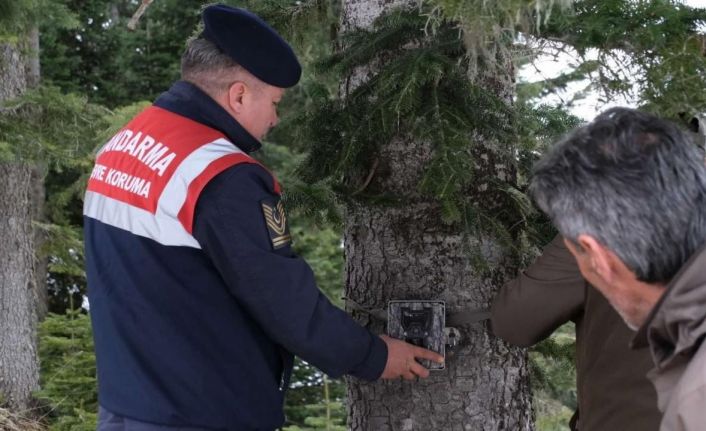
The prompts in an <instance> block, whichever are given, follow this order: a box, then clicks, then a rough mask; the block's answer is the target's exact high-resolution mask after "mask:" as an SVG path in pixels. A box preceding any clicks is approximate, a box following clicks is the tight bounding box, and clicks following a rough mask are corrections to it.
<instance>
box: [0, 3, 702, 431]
mask: <svg viewBox="0 0 706 431" xmlns="http://www.w3.org/2000/svg"><path fill="white" fill-rule="evenodd" d="M140 3H141V2H138V1H137V0H66V1H59V0H22V1H14V0H0V46H1V47H2V48H3V58H2V60H0V61H5V64H4V65H3V64H0V66H2V67H4V70H3V73H5V74H6V75H7V73H9V72H8V70H10V68H9V67H8V64H9V63H8V62H10V63H11V62H12V61H20V60H21V61H23V67H24V68H25V69H26V71H27V75H26V78H25V80H26V82H25V84H24V86H23V88H22V89H21V91H19V90H18V91H17V92H15V94H10V95H9V96H12V97H9V96H8V95H6V94H4V93H2V94H0V100H1V101H3V105H2V107H1V108H0V157H1V160H2V163H3V164H4V165H6V166H7V165H14V164H17V163H23V164H28V165H30V166H31V167H32V172H33V175H35V177H37V178H39V179H40V180H39V181H38V184H39V187H40V188H41V190H40V191H38V192H37V193H38V194H37V195H36V196H39V197H35V198H34V199H38V202H39V205H35V206H37V207H39V208H40V209H39V210H38V211H37V212H36V213H32V214H33V215H29V216H28V219H31V220H30V221H31V226H32V229H33V232H34V235H35V237H36V238H35V244H36V247H34V248H32V253H34V254H35V258H34V260H33V263H32V268H33V271H34V272H35V273H37V274H39V275H38V276H37V277H36V279H37V280H38V281H37V283H36V284H37V286H38V288H37V290H38V291H47V292H48V295H47V296H46V297H42V295H37V297H38V298H37V303H36V306H37V311H36V314H37V321H38V322H40V323H39V326H38V332H37V334H38V364H39V382H38V385H37V387H36V390H34V391H33V392H32V394H33V395H32V401H31V403H29V404H28V405H27V406H26V408H23V409H17V408H13V407H12V406H11V403H9V402H3V398H2V395H1V394H0V405H4V407H6V408H2V409H0V429H20V430H29V429H35V427H36V429H42V428H46V427H48V428H49V429H52V430H61V431H84V430H94V429H95V422H96V411H97V396H96V379H95V361H94V356H93V349H92V340H91V331H90V323H89V319H88V317H87V314H86V308H87V307H88V306H89V304H87V303H86V302H85V299H84V295H85V289H86V281H85V273H84V268H83V252H82V250H83V247H82V239H81V238H82V233H81V225H82V193H83V188H84V186H85V181H86V178H87V175H88V173H89V171H90V167H91V165H92V157H93V154H94V153H95V151H96V149H97V148H98V147H99V146H100V145H102V143H104V142H105V141H106V140H107V139H108V138H109V137H110V136H112V134H113V133H115V131H116V130H117V129H118V128H120V127H121V126H122V125H123V124H124V123H125V122H127V120H128V119H129V118H130V117H131V116H133V115H134V114H135V113H137V112H139V110H141V109H143V108H144V107H145V106H146V105H147V104H148V103H149V102H150V101H152V100H154V99H155V98H156V97H157V96H158V95H159V94H160V93H161V92H163V91H165V90H166V89H167V88H168V87H169V85H170V83H171V82H173V81H174V80H176V79H178V76H179V71H178V65H179V57H180V54H181V52H182V50H183V47H184V42H185V40H186V38H187V37H188V36H189V35H192V34H195V32H197V31H198V30H197V26H198V23H199V12H200V9H201V7H202V6H203V4H202V2H200V1H188V0H155V1H154V2H153V3H152V4H151V5H150V6H149V8H147V10H146V12H145V14H144V15H143V16H142V18H141V19H140V21H139V22H137V25H136V27H135V29H134V30H129V29H128V25H127V24H128V21H129V20H130V18H131V17H132V16H133V14H134V13H135V11H136V10H137V9H138V6H139V4H140ZM226 3H230V4H234V5H238V6H245V7H248V8H250V9H252V10H254V11H256V12H258V13H260V14H261V15H262V16H263V17H265V18H266V19H268V21H269V22H271V23H272V24H273V25H274V26H275V27H277V28H278V29H279V30H280V31H281V32H282V33H283V34H285V35H286V36H287V38H288V39H290V40H292V41H293V44H294V46H295V49H296V51H297V53H298V55H299V57H300V59H301V61H302V63H303V65H304V76H303V79H302V82H301V83H300V84H299V85H298V86H297V87H295V88H294V89H292V90H290V91H289V92H288V93H287V96H286V98H285V99H284V100H283V102H282V104H281V105H280V107H281V112H280V115H281V117H282V120H281V123H280V125H279V126H278V127H277V128H276V129H275V130H274V131H273V132H272V133H271V134H270V135H269V136H268V137H267V140H266V144H265V145H264V148H263V150H262V151H261V152H260V153H259V154H257V157H258V158H259V159H260V160H262V161H263V162H264V164H265V165H267V166H268V167H270V168H271V169H272V170H273V171H274V172H275V173H276V175H277V176H278V177H279V178H280V180H281V182H282V183H283V184H284V189H285V192H286V194H285V200H286V203H287V206H288V209H289V211H290V215H291V230H292V234H293V237H294V238H295V239H296V242H295V248H296V251H297V252H298V253H299V254H300V255H302V256H303V257H304V258H305V259H306V260H307V261H308V262H309V263H310V264H311V266H312V268H313V269H314V273H315V274H316V277H317V281H318V283H319V287H320V288H321V289H322V290H323V291H324V292H325V293H326V294H327V295H328V296H329V298H331V300H332V301H333V302H335V303H337V304H339V305H340V306H344V303H343V301H342V299H341V298H342V297H343V295H344V293H343V279H344V246H343V242H342V241H343V239H342V238H343V227H342V220H341V201H342V199H345V197H343V198H342V196H344V195H345V194H346V191H345V190H344V189H343V188H342V187H341V184H340V182H339V181H337V178H336V177H337V176H341V175H342V174H341V172H342V170H341V168H340V167H341V166H342V165H343V160H344V159H345V157H342V156H341V155H340V154H339V152H340V151H341V150H340V149H334V150H332V149H331V148H327V147H326V146H324V144H325V143H327V142H329V141H330V140H331V139H330V137H331V130H332V129H334V128H335V126H336V125H337V124H344V125H342V126H341V130H339V131H338V132H337V133H344V132H346V129H345V127H346V126H345V124H347V125H349V126H351V127H356V128H359V126H360V124H361V123H359V122H358V121H357V120H358V117H357V116H356V115H361V116H364V115H363V114H360V113H355V112H354V111H346V110H336V109H332V107H336V106H338V105H335V101H337V100H341V99H342V98H343V95H342V90H341V82H342V80H344V78H345V77H346V75H348V76H350V73H351V69H353V68H354V67H356V65H357V64H359V63H360V62H361V61H363V62H364V61H370V60H371V59H372V58H374V57H375V55H376V53H378V54H379V53H380V52H383V51H385V50H386V49H391V46H392V45H391V44H392V43H393V42H391V41H390V40H391V39H394V37H392V36H390V35H395V34H396V33H395V31H397V30H399V29H400V28H406V27H405V26H411V25H416V27H415V28H414V30H415V31H420V30H422V31H423V34H424V37H425V38H427V39H430V40H434V38H446V39H444V40H443V43H444V44H446V45H444V46H445V47H448V46H451V47H452V50H454V52H456V53H457V54H456V57H455V60H454V61H455V62H456V64H457V65H458V64H462V65H463V68H462V70H463V71H464V75H463V76H462V77H461V78H464V77H468V78H469V79H471V78H472V77H473V75H474V74H477V73H478V72H477V70H478V69H479V68H480V69H483V68H484V67H485V69H484V70H486V71H487V70H488V69H489V68H488V67H487V66H488V64H489V63H491V62H490V61H489V60H488V58H496V59H497V58H500V57H502V58H506V59H509V60H510V62H509V63H507V64H506V65H505V66H504V67H506V68H509V69H508V70H511V72H512V73H511V75H512V76H515V77H517V71H519V70H521V68H523V67H525V68H527V67H530V68H531V67H535V68H537V71H538V72H539V73H540V74H545V75H551V78H550V79H545V80H541V81H535V82H522V81H517V80H515V79H513V82H512V88H513V92H512V94H511V95H510V96H509V97H506V98H505V100H503V101H500V102H498V101H497V100H493V99H490V98H488V97H486V96H484V95H483V94H482V93H479V94H480V96H479V95H476V96H477V97H476V99H474V100H476V101H478V100H483V101H485V103H486V105H482V106H483V114H482V115H480V114H479V116H480V117H482V118H483V119H484V120H488V121H490V124H489V127H491V126H492V127H495V128H497V129H498V130H500V131H501V132H502V134H498V135H497V136H496V138H497V139H498V140H500V141H501V142H502V143H503V145H504V146H506V147H508V148H509V154H511V155H512V157H511V161H512V165H513V169H514V171H515V172H516V178H517V180H516V181H515V182H514V183H513V188H512V192H511V193H512V199H513V202H515V207H516V209H517V211H515V212H513V213H512V214H511V216H510V215H508V214H505V213H498V214H494V215H490V216H484V217H485V218H484V219H483V220H484V223H485V225H486V228H487V226H490V229H493V230H494V232H495V233H496V234H497V235H498V236H500V237H503V238H507V242H508V243H511V246H512V248H513V250H514V253H515V256H516V260H517V266H518V268H519V267H522V266H523V265H526V264H527V263H528V262H531V260H532V258H533V257H534V256H536V254H537V252H538V250H539V249H540V248H541V246H542V245H543V244H544V243H546V242H547V241H548V239H550V238H551V236H552V235H553V234H554V232H553V230H552V228H551V226H550V225H549V224H548V223H547V221H546V220H545V219H543V218H542V217H541V215H539V214H537V212H536V211H534V210H533V208H532V206H531V204H530V203H529V202H528V200H527V198H526V197H525V196H524V187H525V185H526V180H527V178H528V175H529V172H530V169H531V165H532V163H533V162H534V161H536V160H537V158H538V157H539V156H540V155H541V153H542V151H543V150H544V149H545V148H546V147H547V145H550V143H551V142H553V141H554V140H556V139H557V137H559V136H561V134H563V133H565V132H566V131H567V130H570V129H571V128H572V127H575V126H576V125H578V124H580V123H581V119H579V118H577V117H575V116H573V115H571V113H570V108H571V107H572V104H573V103H575V102H576V100H577V99H580V98H581V97H583V96H585V95H586V94H588V93H591V94H598V95H599V97H600V98H601V100H603V101H610V100H615V99H616V98H620V97H626V96H627V97H629V98H630V99H631V100H634V101H635V102H636V103H638V104H639V105H641V107H642V108H643V109H647V110H651V111H653V112H656V113H658V114H660V115H664V116H666V117H669V118H672V119H674V120H676V121H679V122H680V123H681V124H683V125H684V127H687V128H691V129H692V130H693V131H696V132H699V118H700V117H699V114H700V113H703V112H704V109H705V108H706V92H705V91H704V90H706V68H704V66H705V65H706V61H705V60H704V40H703V39H702V37H701V34H700V32H699V29H700V28H702V26H703V25H704V20H705V19H706V12H705V11H704V10H703V9H698V8H692V7H687V6H684V5H682V4H681V3H679V2H675V1H667V0H652V1H628V0H605V1H575V2H571V1H559V0H556V1H541V0H535V1H520V0H502V1H497V2H482V1H472V0H467V1H462V0H435V1H431V0H429V1H419V2H416V1H407V2H399V3H400V4H401V5H402V6H405V7H403V8H402V9H400V10H394V9H393V10H392V11H391V12H390V13H389V14H388V15H386V16H383V17H380V18H379V19H378V21H377V24H376V26H377V27H375V28H376V30H375V31H374V32H371V33H369V34H367V35H366V37H365V38H360V35H358V36H356V35H355V34H351V35H346V34H345V32H344V31H343V29H342V28H341V27H340V24H339V23H340V20H341V17H340V14H341V10H342V4H343V3H345V2H340V1H337V0H302V1H297V2H287V1H281V0H261V1H254V0H253V1H249V2H248V1H231V2H226ZM488 3H493V4H492V5H491V6H489V5H488ZM395 14H396V15H395ZM448 29H451V30H452V31H446V30H448ZM475 33H479V34H481V36H480V37H478V36H477V35H475ZM386 35H387V36H386ZM356 37H357V38H356ZM493 38H495V39H498V38H499V39H503V38H504V39H505V45H504V46H506V47H509V49H507V50H506V51H496V50H491V49H489V47H490V46H491V45H492V44H493V43H494V42H493V40H494V39H493ZM346 47H348V48H350V47H354V48H356V49H357V51H353V52H352V53H351V50H350V49H347V50H346V49H344V48H346ZM8 53H9V54H8ZM563 53H570V55H571V56H572V58H574V63H573V65H572V67H571V68H570V69H569V70H567V71H565V73H561V74H558V75H557V74H556V73H554V72H548V71H544V70H541V66H539V65H535V66H533V62H534V61H535V60H536V59H537V58H538V57H539V56H541V55H557V56H559V55H562V54H563ZM346 55H348V57H346ZM356 56H357V57H356ZM13 59H14V60H13ZM18 59H19V60H18ZM434 61H436V60H435V59H434V58H426V57H419V62H421V63H424V62H428V64H431V65H435V63H434ZM357 62H358V63H357ZM479 65H480V66H479ZM407 66H408V67H409V69H404V70H402V72H401V73H402V76H404V77H406V78H405V79H403V80H402V81H399V82H397V83H396V84H395V85H396V86H394V87H390V88H392V89H391V90H389V89H388V90H389V91H388V90H385V91H387V92H384V91H383V90H384V88H383V90H380V91H383V93H381V94H385V95H390V94H392V95H395V94H400V96H399V97H396V96H391V98H390V100H386V101H385V102H386V104H385V105H381V106H383V107H384V108H385V109H386V110H387V111H386V112H387V113H386V114H384V115H389V118H390V119H392V123H394V122H395V118H400V117H401V118H404V116H405V115H407V116H411V117H412V118H414V116H415V115H418V114H417V113H418V112H419V109H420V107H419V106H418V105H420V104H422V102H421V100H416V101H415V100H414V98H412V97H407V98H405V97H403V96H404V95H405V94H410V95H415V94H416V93H415V92H414V91H416V90H415V89H421V88H425V85H427V83H428V82H430V81H433V80H434V79H436V80H437V81H438V80H439V79H450V78H448V76H442V75H438V74H437V75H434V73H435V72H434V71H432V72H430V71H429V70H430V69H424V68H422V67H416V66H414V67H413V66H410V65H407ZM2 67H0V68H2ZM400 67H401V66H400ZM431 69H433V68H431ZM525 70H526V69H525ZM454 79H459V78H458V77H456V78H454ZM452 82H453V81H452ZM576 82H583V83H584V84H583V85H587V87H586V89H585V91H583V92H579V94H578V95H574V96H571V97H568V98H567V97H566V94H567V93H566V92H565V90H566V89H567V88H568V87H570V86H571V85H573V83H576ZM4 85H5V90H7V89H8V88H9V85H7V84H4ZM410 88H412V90H409V89H410ZM464 88H465V87H462V89H461V90H463V89H464ZM474 91H475V90H474ZM479 91H482V88H481V89H480V90H479ZM551 95H559V96H561V97H555V98H551V97H550V98H547V97H548V96H551ZM474 97H475V96H474ZM483 97H485V98H483ZM468 100H469V99H465V98H463V97H461V98H459V100H458V101H455V103H463V102H464V101H466V102H467V101H468ZM546 100H551V101H553V102H552V103H551V104H546V103H544V102H545V101H546ZM457 108H458V110H459V112H460V111H463V110H468V109H470V108H472V107H468V106H457ZM327 109H328V111H327ZM471 111H472V109H471ZM329 114H330V115H331V116H330V117H327V115H329ZM334 114H335V117H334ZM459 115H463V113H461V114H459ZM418 118H419V119H420V121H423V118H422V116H421V115H419V117H418ZM329 119H330V122H329V121H328V120H329ZM494 121H502V122H503V124H496V123H494ZM414 130H416V129H414ZM362 133H366V130H363V132H362ZM367 133H369V134H370V135H372V136H377V135H375V134H376V133H379V131H373V130H368V131H367ZM413 133H414V132H413ZM317 138H320V139H317ZM364 144H365V142H363V143H362V144H361V145H364ZM344 148H349V147H347V146H344ZM358 151H360V150H358ZM317 154H318V155H319V156H321V155H322V154H323V155H325V156H330V157H329V158H328V159H326V160H327V162H330V164H333V165H336V163H338V166H333V167H331V166H328V165H326V164H325V163H324V164H323V165H321V166H320V168H321V176H320V177H318V178H317V174H316V169H314V170H313V173H312V163H313V162H312V160H316V159H315V158H313V156H314V155H317ZM462 167H463V166H461V168H462ZM441 168H443V165H438V166H436V168H434V167H432V169H430V176H429V178H428V180H429V181H428V183H433V184H446V185H447V186H448V190H447V189H446V188H444V190H440V189H439V188H435V187H434V186H425V184H422V185H421V186H420V188H421V189H423V190H424V192H426V193H429V194H431V195H434V196H435V197H437V198H438V199H439V200H440V202H442V208H443V211H442V217H441V218H442V219H443V223H449V224H453V223H457V222H458V220H459V219H461V217H460V216H459V214H461V213H462V212H463V211H462V210H463V208H464V207H463V204H462V203H459V202H458V200H457V199H456V200H455V198H448V195H453V194H454V193H456V194H458V193H460V191H461V190H463V188H462V187H461V186H462V185H463V184H464V183H466V182H469V181H473V179H472V178H471V177H463V175H461V176H459V177H457V178H446V177H444V176H443V175H444V174H443V172H439V171H443V169H441ZM435 169H436V170H435ZM3 172H5V171H3ZM437 177H440V179H439V178H437ZM432 180H434V181H432ZM437 180H438V181H437ZM442 180H443V181H442ZM364 188H365V186H363V189H364ZM360 190H362V189H360ZM449 191H451V193H450V192H449ZM356 192H359V191H358V190H356V191H355V192H354V193H356ZM349 194H350V193H349ZM15 198H16V196H14V197H13V196H5V197H4V198H3V197H0V199H4V201H3V202H2V205H9V206H12V205H13V202H14V201H13V199H15ZM412 234H413V233H412ZM5 246H7V244H6V245H5ZM7 252H8V253H10V252H12V250H10V251H7ZM468 258H469V259H470V260H473V259H480V258H481V257H479V256H478V254H477V253H476V252H475V251H474V250H473V249H469V250H468ZM7 262H9V261H5V262H4V263H3V265H5V266H7V265H8V263H7ZM479 265H482V262H480V263H479ZM10 269H12V268H10ZM5 270H6V271H7V269H5ZM498 287H499V286H496V288H498ZM0 320H2V317H0ZM573 333H574V331H573V328H572V327H571V326H570V325H567V326H565V327H562V328H561V329H560V330H559V331H557V332H556V333H555V334H554V335H552V337H551V338H549V339H548V340H546V341H544V342H542V343H540V344H539V345H537V346H535V347H534V348H532V349H530V350H529V352H528V354H529V374H530V377H531V382H532V385H531V386H532V394H533V409H534V414H535V420H536V429H538V430H544V431H550V430H565V429H568V428H567V425H566V424H567V423H568V419H569V417H570V415H571V413H572V411H573V410H574V408H575V407H576V389H575V376H574V373H575V369H574V367H573V346H574V336H573ZM1 351H2V349H0V352H1ZM0 356H1V353H0ZM0 359H2V358H0ZM5 401H7V400H5ZM345 403H346V390H345V382H344V381H343V380H330V379H328V378H327V377H326V376H325V375H323V374H321V373H320V372H318V371H317V370H316V369H314V368H313V367H311V366H309V365H308V364H306V363H304V362H301V361H298V362H297V364H296V367H295V376H294V378H293V382H292V388H291V390H290V391H289V393H288V396H287V401H286V413H287V418H288V423H287V427H286V428H285V429H287V430H289V431H295V430H342V429H345V423H346V409H345ZM12 427H16V428H12Z"/></svg>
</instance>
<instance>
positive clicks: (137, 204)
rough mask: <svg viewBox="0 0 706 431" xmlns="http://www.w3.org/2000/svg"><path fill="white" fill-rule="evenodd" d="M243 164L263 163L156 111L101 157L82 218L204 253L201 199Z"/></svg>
mask: <svg viewBox="0 0 706 431" xmlns="http://www.w3.org/2000/svg"><path fill="white" fill-rule="evenodd" d="M239 163H258V162H257V161H256V160H255V159H253V158H252V157H250V156H248V155H247V154H245V153H244V152H243V151H241V150H240V149H238V148H237V147H236V146H235V145H234V144H233V143H231V142H230V141H228V140H227V139H226V138H225V136H224V135H223V134H222V133H221V132H219V131H217V130H215V129H211V128H209V127H207V126H204V125H203V124H200V123H197V122H195V121H192V120H190V119H188V118H185V117H182V116H180V115H178V114H175V113H172V112H169V111H167V110H165V109H162V108H159V107H156V106H151V107H149V108H147V109H146V110H144V111H143V112H142V113H141V114H139V115H138V116H137V117H135V118H134V119H133V120H132V121H131V122H130V123H128V124H127V125H126V126H125V127H124V128H123V129H122V130H120V131H119V132H118V133H117V134H116V135H115V136H113V138H112V139H110V141H108V142H107V143H106V144H105V145H104V146H103V147H102V148H101V149H100V151H99V152H98V155H97V158H96V163H95V165H94V167H93V171H92V172H91V177H90V179H89V181H88V188H87V192H86V196H85V201H84V207H83V214H84V215H85V216H87V217H91V218H93V219H96V220H98V221H101V222H103V223H105V224H108V225H111V226H114V227H117V228H120V229H124V230H126V231H129V232H131V233H133V234H135V235H140V236H143V237H146V238H150V239H153V240H155V241H157V242H158V243H160V244H163V245H168V246H186V247H194V248H201V247H200V245H199V243H198V242H197V241H196V239H195V238H194V237H193V236H192V226H193V217H194V210H195V207H196V202H197V200H198V196H199V194H200V193H201V191H202V190H203V188H204V187H205V186H206V184H207V183H208V182H209V181H210V180H211V179H212V178H213V177H215V176H216V175H217V174H219V173H220V172H222V171H224V170H225V169H227V168H229V167H231V166H233V165H236V164H239ZM278 188H279V186H278V185H277V183H276V181H275V189H276V190H277V191H278Z"/></svg>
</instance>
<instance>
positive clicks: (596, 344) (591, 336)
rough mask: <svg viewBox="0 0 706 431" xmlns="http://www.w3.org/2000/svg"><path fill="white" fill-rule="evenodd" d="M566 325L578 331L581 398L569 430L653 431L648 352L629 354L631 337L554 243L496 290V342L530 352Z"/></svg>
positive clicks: (657, 417)
mask: <svg viewBox="0 0 706 431" xmlns="http://www.w3.org/2000/svg"><path fill="white" fill-rule="evenodd" d="M570 321H571V322H574V324H575V325H576V353H575V354H576V389H577V398H578V408H577V410H576V411H575V412H574V415H573V417H572V418H571V422H570V428H571V430H572V431H603V430H621V431H656V430H657V428H658V427H659V421H660V419H661V417H662V415H661V413H660V412H659V410H658V409H657V394H656V393H655V390H654V388H653V387H652V384H651V383H650V381H649V380H648V379H647V377H646V374H647V372H648V371H649V370H650V368H652V358H651V357H650V353H649V351H648V350H647V349H641V350H631V349H630V348H629V344H630V340H631V339H632V338H633V337H634V335H635V332H634V331H632V330H630V328H628V327H627V325H626V324H625V322H623V320H622V319H621V318H620V316H619V315H618V313H616V312H615V310H613V309H612V308H611V306H610V304H609V303H608V301H606V299H605V298H604V297H603V296H602V295H601V294H600V292H598V291H597V290H596V289H595V288H594V287H593V286H591V285H590V284H588V283H587V282H586V280H585V279H584V278H583V276H582V275H581V272H580V271H579V267H578V265H577V264H576V259H574V257H573V256H572V255H571V253H570V252H569V250H568V249H567V248H566V246H565V245H564V241H563V238H562V237H561V236H557V237H556V238H554V240H552V241H551V242H550V243H549V244H547V246H546V247H545V248H544V250H543V251H542V255H541V256H539V257H538V258H537V260H536V261H535V262H534V263H533V264H532V265H530V266H529V267H528V268H527V269H526V270H525V271H523V272H522V274H520V275H519V276H518V277H517V278H516V279H514V280H512V281H510V282H508V283H507V284H505V285H504V286H503V287H502V288H501V289H500V291H499V292H498V295H497V296H496V297H495V300H494V301H493V307H492V313H491V322H492V328H493V332H494V333H495V335H497V336H498V337H501V338H502V339H504V340H505V341H507V342H508V343H510V344H514V345H517V346H522V347H529V346H532V345H534V344H536V343H538V342H540V341H542V340H543V339H545V338H547V337H548V336H549V335H551V333H552V332H554V331H555V330H556V329H557V328H558V327H559V326H561V325H563V324H564V323H567V322H570ZM616 387H617V388H621V389H620V390H616V389H615V388H616Z"/></svg>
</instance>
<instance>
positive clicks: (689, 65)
mask: <svg viewBox="0 0 706 431" xmlns="http://www.w3.org/2000/svg"><path fill="white" fill-rule="evenodd" d="M705 21H706V9H703V8H692V7H689V6H686V5H684V4H681V2H677V1H675V0H648V1H639V2H635V1H631V0H611V1H603V0H583V1H576V2H575V4H574V8H573V10H564V11H562V12H561V13H556V14H553V15H552V17H551V20H549V22H548V23H547V25H546V26H545V27H543V28H542V29H541V31H540V32H539V33H538V35H539V36H540V37H547V38H555V39H558V40H561V41H562V43H564V44H566V45H567V46H570V47H572V48H574V49H576V50H577V51H578V52H579V53H580V54H582V55H583V54H586V53H588V52H589V51H592V50H593V51H596V50H597V51H598V57H597V60H589V61H588V64H590V65H591V66H590V67H594V66H595V65H598V68H597V69H596V70H597V79H594V82H593V86H594V87H595V88H597V89H600V90H602V91H603V92H604V94H605V95H606V96H607V97H613V96H615V95H620V94H626V93H628V94H629V93H632V92H633V90H634V89H637V91H638V94H637V96H638V98H639V100H640V101H641V103H642V104H643V105H645V107H646V108H649V109H651V110H653V111H655V112H657V113H659V114H661V115H665V116H669V117H676V116H677V115H678V114H679V113H680V112H687V113H689V114H697V113H701V112H703V111H704V110H705V109H706V76H705V75H704V74H703V70H704V69H706V57H705V56H704V47H703V36H702V35H700V34H699V33H698V29H699V26H701V25H703V23H704V22H705ZM580 67H587V66H586V65H583V66H580Z"/></svg>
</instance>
